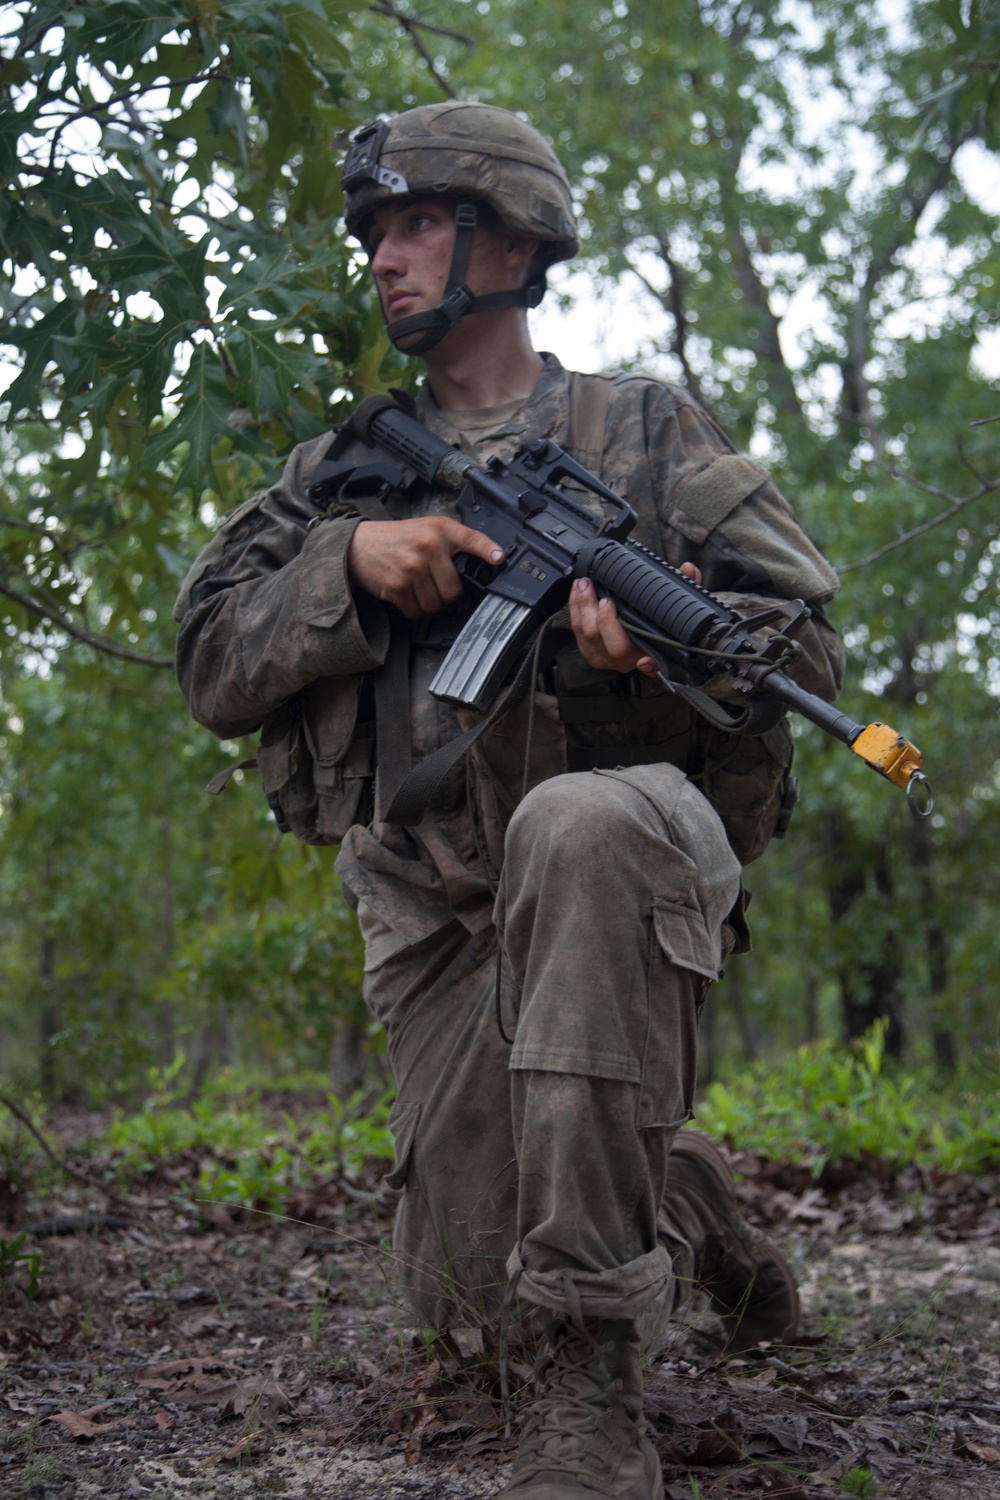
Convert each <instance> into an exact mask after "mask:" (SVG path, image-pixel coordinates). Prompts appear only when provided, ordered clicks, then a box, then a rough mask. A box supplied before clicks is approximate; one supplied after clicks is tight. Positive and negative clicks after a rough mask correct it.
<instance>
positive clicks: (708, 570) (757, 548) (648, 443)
mask: <svg viewBox="0 0 1000 1500" xmlns="http://www.w3.org/2000/svg"><path fill="white" fill-rule="evenodd" d="M622 384H623V388H624V389H623V396H624V397H625V399H624V400H623V401H621V402H620V403H619V402H616V403H615V407H616V409H617V410H616V413H615V416H614V420H615V424H616V427H617V429H618V431H617V433H616V437H617V441H618V443H619V444H620V445H621V446H620V451H622V452H624V453H628V454H631V455H632V458H631V461H630V462H631V466H632V470H633V472H632V474H631V475H630V476H629V479H628V488H629V491H630V498H633V496H634V495H635V496H637V495H639V494H640V493H641V491H642V490H643V489H644V490H645V493H646V495H647V496H652V497H653V498H654V503H655V507H656V517H655V523H656V531H657V534H658V538H659V543H660V550H661V551H662V552H663V555H664V556H665V557H667V558H668V559H669V561H670V562H672V563H674V564H675V565H678V566H679V565H680V563H682V562H692V563H694V564H695V565H696V566H697V567H699V568H700V569H701V573H702V582H703V584H704V586H705V587H706V588H707V589H710V590H711V591H712V593H714V594H717V595H719V597H720V598H721V599H722V600H723V601H724V602H725V603H727V604H729V605H730V607H731V608H733V609H735V610H737V611H738V612H739V613H740V614H742V615H747V616H749V615H751V614H756V613H759V612H760V611H761V610H763V609H765V608H767V606H768V605H769V604H773V603H774V601H775V600H786V601H787V600H793V599H802V600H803V601H804V602H805V603H806V604H807V605H808V606H809V609H810V611H811V616H810V619H809V620H808V621H807V622H806V623H805V624H804V625H803V626H802V627H801V629H800V631H799V633H798V635H797V636H796V644H797V646H798V648H799V651H798V657H797V660H796V661H795V662H794V663H793V665H792V666H791V667H790V668H789V672H790V675H791V676H793V677H795V679H796V680H797V681H798V682H799V683H800V684H801V685H802V686H803V687H804V688H806V689H807V690H808V691H809V692H813V693H816V694H818V695H819V696H820V697H822V698H826V699H828V700H832V699H833V698H835V697H836V696H837V694H838V692H839V691H840V687H841V684H842V680H843V669H844V650H843V646H842V644H841V642H840V639H839V637H838V636H837V634H836V632H835V631H834V629H833V627H832V626H831V625H830V622H829V620H828V619H827V617H826V613H825V606H826V605H827V604H828V603H829V602H830V601H831V600H832V599H833V597H834V595H835V593H836V591H837V586H838V578H837V575H836V573H835V572H834V570H833V568H832V567H831V566H830V564H829V563H828V562H827V561H826V559H825V558H824V557H823V556H822V554H821V553H820V552H819V550H818V549H817V548H816V546H815V545H814V544H813V542H811V541H810V539H809V538H808V537H807V536H806V534H805V532H804V531H803V530H802V527H801V526H800V525H799V523H798V521H797V519H796V517H795V515H794V513H793V511H792V508H791V506H790V505H789V504H788V501H787V500H786V499H785V498H784V496H783V495H782V494H781V492H780V490H779V489H778V487H777V485H776V484H775V483H774V481H773V480H772V479H771V477H770V475H769V474H768V472H767V470H766V469H765V468H764V466H763V465H762V464H759V463H757V462H756V460H754V459H751V458H747V457H745V456H743V455H742V454H739V453H737V452H736V451H735V450H734V448H733V446H732V444H731V443H730V441H729V439H728V438H727V437H726V435H725V433H724V432H723V431H722V429H721V428H720V427H719V426H718V425H717V424H716V423H715V422H714V421H713V420H712V419H711V417H709V416H708V414H707V413H706V412H704V411H703V410H702V408H701V407H699V406H698V405H697V403H696V402H694V401H693V400H692V399H691V397H690V396H689V395H688V394H687V393H686V392H685V391H682V390H679V389H677V388H675V387H673V386H668V385H666V384H664V383H661V382H656V381H646V380H627V381H625V382H623V383H622ZM630 386H631V387H633V389H631V390H629V389H628V387H630ZM640 444H641V448H642V460H641V461H642V462H644V463H645V465H646V473H645V474H644V475H642V476H641V481H642V482H641V483H639V482H638V481H639V479H640V476H639V475H638V474H637V473H636V472H634V471H635V469H636V468H637V466H638V464H639V462H640V460H639V458H638V452H639V449H640ZM647 503H648V501H647Z"/></svg>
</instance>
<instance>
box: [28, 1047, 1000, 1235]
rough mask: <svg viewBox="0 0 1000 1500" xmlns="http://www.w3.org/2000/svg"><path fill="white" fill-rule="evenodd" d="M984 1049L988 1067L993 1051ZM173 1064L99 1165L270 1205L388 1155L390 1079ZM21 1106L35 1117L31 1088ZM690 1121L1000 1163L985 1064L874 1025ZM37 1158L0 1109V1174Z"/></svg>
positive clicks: (888, 1157) (740, 1139)
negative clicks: (187, 1087)
mask: <svg viewBox="0 0 1000 1500" xmlns="http://www.w3.org/2000/svg"><path fill="white" fill-rule="evenodd" d="M985 1062H986V1064H987V1065H988V1067H989V1069H991V1070H992V1071H993V1072H995V1059H992V1058H990V1059H986V1060H985ZM182 1076H183V1059H182V1058H179V1059H178V1060H177V1061H176V1062H175V1063H174V1064H172V1065H171V1066H170V1067H169V1068H165V1069H157V1070H153V1071H152V1072H151V1073H150V1074H149V1078H148V1097H147V1099H146V1103H145V1104H144V1105H143V1107H142V1108H141V1109H140V1110H138V1111H136V1112H134V1113H131V1114H128V1113H123V1112H119V1113H117V1114H116V1115H115V1116H114V1118H113V1119H112V1120H111V1122H110V1123H109V1124H108V1126H107V1128H106V1129H105V1131H104V1132H103V1134H102V1135H101V1136H100V1137H99V1138H98V1139H95V1140H92V1141H89V1142H87V1143H86V1145H87V1149H88V1151H89V1152H90V1153H92V1155H93V1156H95V1157H96V1158H97V1159H98V1160H99V1162H100V1165H101V1169H102V1171H103V1172H104V1173H105V1174H107V1175H110V1176H111V1177H112V1178H115V1179H117V1180H118V1181H119V1182H127V1181H129V1180H133V1181H134V1179H135V1178H136V1177H141V1176H146V1175H152V1174H155V1173H156V1172H157V1171H158V1170H159V1169H160V1168H163V1167H168V1166H169V1168H170V1175H171V1176H172V1179H173V1181H174V1182H175V1183H177V1182H178V1176H177V1165H178V1163H180V1164H181V1165H182V1168H183V1179H182V1185H181V1186H179V1187H178V1189H177V1192H178V1194H179V1195H180V1196H181V1197H183V1198H185V1201H187V1202H188V1203H191V1202H192V1201H193V1200H196V1199H200V1200H216V1201H224V1202H228V1203H239V1204H243V1205H245V1206H248V1207H249V1206H253V1207H256V1208H264V1209H273V1210H280V1209H281V1208H282V1207H283V1206H284V1205H285V1204H287V1201H288V1198H289V1195H290V1194H292V1193H294V1192H296V1191H300V1190H308V1189H310V1188H314V1187H317V1186H319V1185H321V1184H323V1183H325V1182H329V1181H330V1180H331V1179H344V1178H347V1179H351V1178H352V1177H353V1178H355V1180H357V1178H358V1175H359V1174H360V1172H361V1169H362V1167H363V1166H364V1164H365V1163H366V1162H372V1161H376V1162H379V1163H388V1162H389V1161H391V1159H392V1136H391V1133H390V1131H389V1124H388V1120H389V1110H390V1107H391V1104H392V1099H393V1093H392V1091H391V1090H386V1091H383V1092H380V1093H371V1092H369V1093H367V1094H364V1093H360V1092H359V1093H357V1094H354V1095H353V1096H352V1097H350V1098H349V1099H347V1100H340V1099H338V1098H337V1097H336V1096H335V1095H333V1094H331V1093H330V1092H329V1089H328V1087H324V1082H325V1081H324V1079H323V1078H322V1075H312V1076H309V1077H308V1078H307V1077H300V1078H297V1079H290V1080H282V1081H280V1083H279V1082H276V1081H274V1080H272V1081H271V1082H270V1083H269V1084H268V1083H267V1082H266V1081H264V1080H261V1079H258V1080H255V1082H254V1086H253V1087H249V1086H248V1085H247V1083H246V1080H245V1078H238V1077H236V1076H234V1075H232V1074H226V1073H223V1074H220V1075H219V1076H218V1077H216V1078H215V1079H214V1081H213V1082H212V1083H211V1084H210V1085H209V1086H208V1087H207V1088H206V1089H204V1090H203V1091H202V1093H201V1094H200V1095H199V1096H198V1097H196V1098H193V1099H192V1098H190V1097H188V1096H186V1095H185V1093H184V1091H183V1090H182V1089H181V1087H180V1082H179V1080H180V1078H181V1077H182ZM33 1115H34V1120H35V1122H36V1125H37V1126H38V1127H40V1128H41V1129H42V1130H44V1112H43V1110H42V1107H41V1105H40V1104H39V1102H38V1100H37V1099H36V1100H35V1101H34V1108H33ZM697 1123H698V1125H699V1126H700V1127H701V1128H702V1129H704V1130H707V1131H709V1132H710V1133H711V1134H712V1135H714V1136H716V1137H717V1138H718V1139H725V1140H726V1141H728V1142H729V1144H730V1145H732V1146H733V1147H735V1148H736V1149H738V1150H747V1151H754V1152H757V1153H759V1154H761V1155H762V1156H765V1157H767V1158H770V1159H771V1160H775V1161H794V1162H803V1163H808V1164H809V1165H810V1166H811V1167H812V1169H813V1171H814V1172H815V1173H816V1174H817V1175H819V1173H820V1172H822V1170H823V1168H824V1166H825V1165H826V1164H827V1163H828V1162H837V1161H846V1160H853V1159H857V1158H859V1157H873V1158H877V1159H879V1160H882V1161H886V1162H888V1163H889V1164H890V1165H891V1166H892V1167H894V1168H896V1169H898V1168H900V1167H903V1166H906V1165H907V1164H909V1163H911V1162H916V1163H919V1164H920V1165H921V1166H923V1167H926V1168H934V1169H938V1170H941V1171H943V1172H971V1173H977V1172H988V1171H997V1170H1000V1097H998V1096H997V1092H996V1090H995V1089H994V1088H993V1087H992V1085H991V1083H990V1081H989V1077H988V1076H987V1070H986V1067H984V1068H983V1070H982V1073H981V1076H980V1077H979V1078H978V1079H977V1078H976V1077H975V1076H974V1075H971V1074H969V1075H966V1076H965V1077H963V1078H962V1079H959V1080H953V1081H952V1082H950V1083H949V1084H948V1085H947V1086H945V1085H942V1084H941V1083H940V1082H935V1080H934V1078H933V1075H932V1074H931V1073H930V1072H929V1071H928V1072H926V1073H924V1072H921V1071H919V1070H912V1069H911V1070H907V1069H903V1068H900V1067H899V1066H898V1065H896V1064H891V1065H890V1063H889V1062H888V1061H887V1059H886V1058H885V1052H884V1030H883V1029H880V1028H879V1027H876V1028H875V1029H874V1030H873V1031H872V1032H871V1033H870V1034H869V1035H868V1036H867V1037H865V1038H864V1039H863V1040H862V1041H860V1042H858V1043H857V1044H855V1045H854V1046H853V1047H851V1048H844V1047H842V1046H837V1045H835V1044H833V1043H826V1042H824V1043H819V1044H817V1045H815V1046H813V1047H808V1048H800V1049H799V1050H798V1051H796V1052H794V1053H791V1054H789V1055H788V1056H787V1057H785V1058H783V1059H780V1060H779V1061H776V1062H771V1063H767V1064H764V1063H760V1064H757V1065H755V1066H753V1067H751V1068H748V1069H747V1070H746V1071H744V1072H743V1073H740V1074H738V1075H736V1076H734V1077H731V1078H729V1079H727V1080H726V1081H725V1082H722V1081H719V1082H715V1083H712V1084H710V1085H709V1086H708V1088H707V1089H706V1090H705V1092H704V1097H703V1098H702V1100H701V1101H700V1103H699V1107H698V1113H697ZM15 1157H16V1160H15ZM29 1158H30V1161H29ZM50 1167H51V1163H50V1162H48V1161H46V1160H45V1159H43V1158H40V1156H39V1153H38V1150H37V1142H36V1141H32V1140H31V1138H30V1136H29V1135H28V1134H27V1133H26V1132H25V1131H24V1129H23V1128H22V1127H21V1126H20V1124H19V1123H18V1122H17V1121H16V1120H14V1119H13V1118H12V1117H10V1116H7V1117H6V1118H5V1117H4V1114H3V1111H0V1183H3V1182H6V1183H7V1185H8V1187H10V1186H11V1185H12V1184H15V1182H16V1181H17V1180H20V1179H21V1178H22V1177H24V1176H25V1175H26V1174H27V1175H28V1176H32V1174H34V1173H35V1172H36V1170H37V1171H42V1170H43V1169H49V1168H50ZM15 1169H16V1170H15Z"/></svg>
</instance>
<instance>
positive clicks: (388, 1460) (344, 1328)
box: [0, 1153, 1000, 1500]
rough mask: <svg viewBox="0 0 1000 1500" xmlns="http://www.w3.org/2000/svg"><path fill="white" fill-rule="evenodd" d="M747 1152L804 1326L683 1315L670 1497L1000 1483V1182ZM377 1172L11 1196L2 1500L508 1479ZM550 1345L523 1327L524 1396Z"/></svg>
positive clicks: (654, 1393)
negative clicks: (34, 1276)
mask: <svg viewBox="0 0 1000 1500" xmlns="http://www.w3.org/2000/svg"><path fill="white" fill-rule="evenodd" d="M730 1159H731V1163H732V1166H733V1169H734V1171H735V1173H736V1174H737V1178H738V1183H739V1186H738V1192H739V1195H740V1198H741V1202H742V1206H743V1209H744V1212H745V1213H746V1214H747V1216H748V1217H749V1218H750V1219H751V1220H752V1221H753V1222H755V1223H757V1224H760V1225H761V1226H764V1227H767V1228H768V1229H769V1230H770V1231H771V1232H772V1233H776V1234H777V1235H778V1236H779V1238H780V1239H781V1242H782V1244H783V1246H784V1247H785V1249H786V1252H787V1253H788V1254H789V1255H790V1257H791V1258H792V1260H793V1262H794V1264H795V1267H796V1271H797V1274H798V1276H799V1278H800V1283H801V1288H802V1299H803V1328H802V1332H801V1335H800V1337H799V1339H798V1340H797V1342H796V1345H795V1346H794V1347H793V1348H779V1347H777V1346H760V1347H759V1348H757V1349H755V1350H752V1351H750V1352H748V1353H746V1354H743V1355H740V1356H738V1357H736V1356H730V1355H729V1354H727V1351H726V1350H725V1348H724V1346H723V1345H722V1342H721V1334H720V1329H719V1325H718V1324H717V1323H716V1321H715V1320H714V1319H713V1318H712V1316H711V1314H710V1312H709V1311H708V1310H707V1308H704V1307H695V1308H694V1309H693V1310H691V1311H690V1312H688V1313H687V1314H686V1315H685V1317H684V1318H683V1319H682V1320H681V1321H679V1322H676V1323H674V1324H671V1325H670V1327H669V1328H668V1330H667V1331H666V1334H665V1336H664V1337H663V1340H662V1342H661V1344H660V1345H659V1346H658V1347H657V1348H656V1350H655V1353H654V1354H653V1357H652V1358H651V1360H650V1363H649V1366H648V1370H647V1378H646V1402H645V1407H646V1417H647V1423H648V1429H649V1432H650V1435H651V1437H652V1439H653V1441H654V1443H655V1445H656V1447H657V1451H658V1453H659V1455H660V1458H661V1461H662V1463H663V1469H664V1483H665V1488H666V1494H667V1496H668V1497H669V1500H731V1497H762V1496H767V1497H774V1500H797V1497H806V1500H822V1497H839V1496H843V1495H850V1494H854V1495H866V1496H871V1497H881V1496H899V1497H913V1500H918V1497H919V1500H946V1497H947V1500H964V1497H969V1500H972V1497H975V1500H991V1497H997V1500H1000V1183H998V1181H997V1180H996V1179H995V1178H992V1177H973V1176H971V1175H966V1176H958V1177H955V1176H952V1177H949V1176H945V1175H944V1174H940V1173H934V1172H927V1171H919V1170H917V1169H913V1168H910V1169H907V1170H905V1171H903V1172H898V1173H897V1172H894V1171H892V1170H891V1168H889V1167H888V1165H887V1164H886V1163H884V1162H881V1161H878V1160H877V1159H866V1160H862V1161H857V1162H853V1163H839V1164H837V1165H831V1164H827V1166H826V1167H825V1168H824V1169H823V1170H822V1171H821V1172H818V1173H816V1172H814V1171H812V1170H811V1169H810V1167H809V1165H808V1164H804V1165H799V1164H795V1165H787V1164H786V1165H780V1164H775V1163H772V1162H767V1161H764V1160H762V1159H758V1158H757V1157H754V1156H751V1155H749V1154H747V1153H730ZM380 1171H381V1168H380V1167H378V1166H376V1165H375V1164H373V1165H372V1168H371V1170H370V1171H369V1172H368V1173H366V1174H363V1175H362V1177H360V1178H358V1179H357V1180H355V1182H354V1183H353V1184H348V1186H349V1187H351V1188H352V1191H350V1192H345V1191H343V1188H342V1187H341V1186H339V1185H338V1184H337V1183H330V1184H327V1185H325V1186H324V1187H323V1188H321V1189H317V1190H315V1191H312V1192H308V1193H301V1194H298V1195H296V1197H295V1199H294V1200H293V1201H291V1202H289V1204H288V1205H287V1214H286V1215H285V1216H281V1215H274V1214H264V1213H255V1212H252V1211H247V1210H244V1209H240V1208H236V1207H230V1206H228V1205H224V1204H202V1205H195V1204H193V1202H192V1200H191V1199H187V1200H185V1199H184V1197H183V1193H180V1192H178V1186H179V1185H181V1186H183V1184H184V1182H185V1180H186V1179H187V1180H188V1181H189V1182H190V1183H191V1184H193V1183H194V1182H196V1180H197V1174H198V1167H197V1165H196V1164H195V1163H193V1162H191V1163H187V1164H185V1163H184V1162H183V1161H172V1162H170V1163H169V1170H160V1171H158V1172H156V1173H152V1174H150V1175H149V1176H148V1178H146V1179H144V1180H143V1182H142V1184H141V1185H140V1186H136V1187H135V1188H133V1190H132V1191H131V1192H130V1193H128V1194H126V1195H125V1196H124V1197H118V1198H117V1199H116V1200H115V1202H114V1204H113V1208H114V1213H113V1214H112V1215H110V1216H109V1215H103V1216H102V1214H101V1213H100V1212H99V1210H101V1209H103V1208H104V1207H106V1205H105V1204H98V1203H95V1202H93V1201H89V1200H88V1198H87V1194H86V1191H85V1190H84V1189H82V1188H80V1187H79V1186H78V1185H77V1184H75V1183H74V1184H73V1186H72V1188H70V1189H67V1190H66V1191H65V1192H64V1193H62V1195H61V1196H60V1198H59V1200H58V1201H40V1200H39V1201H32V1202H29V1203H27V1204H26V1203H24V1202H23V1201H19V1207H18V1213H19V1215H20V1218H19V1221H18V1222H15V1223H11V1224H9V1225H5V1226H4V1227H3V1229H2V1230H0V1233H2V1234H4V1235H6V1234H7V1233H9V1232H14V1233H20V1232H21V1231H22V1230H24V1229H26V1230H27V1231H28V1239H27V1241H26V1243H27V1244H28V1245H29V1247H30V1248H37V1249H38V1250H39V1251H40V1252H41V1256H42V1262H43V1271H42V1275H41V1278H40V1287H41V1290H40V1295H39V1296H38V1297H37V1298H36V1299H35V1300H34V1301H32V1300H29V1299H28V1297H27V1296H26V1295H25V1294H24V1292H23V1290H22V1289H21V1288H20V1287H19V1286H18V1284H17V1281H16V1278H15V1279H13V1280H12V1284H11V1285H9V1286H7V1287H6V1289H5V1291H4V1296H3V1303H2V1306H0V1495H3V1496H4V1500H6V1497H8V1496H9V1497H11V1500H19V1497H22V1496H23V1497H31V1500H35V1497H37V1500H69V1497H71V1496H72V1497H73V1500H77V1497H79V1500H90V1497H92V1496H93V1497H96V1496H98V1495H105V1494H112V1495H124V1496H126V1497H132V1500H137V1497H139V1496H147V1497H151V1500H178V1497H186V1496H188V1495H190V1496H204V1497H208V1500H230V1497H232V1500H237V1497H242V1496H248V1497H249V1496H265V1495H266V1496H287V1497H288V1500H326V1497H341V1496H343V1497H350V1500H355V1497H356V1500H403V1497H406V1500H421V1497H427V1500H430V1497H437V1496H442V1497H452V1496H453V1497H457V1500H478V1497H484V1500H485V1497H486V1496H490V1495H493V1494H495V1493H496V1491H497V1490H498V1489H499V1488H500V1487H501V1485H502V1484H503V1482H504V1478H505V1474H506V1470H507V1465H508V1464H509V1462H510V1460H511V1458H512V1456H513V1454H514V1452H515V1450H516V1444H517V1415H516V1413H517V1403H516V1400H515V1414H514V1420H513V1422H510V1423H509V1422H508V1421H507V1420H506V1414H505V1412H504V1411H503V1409H502V1406H501V1402H500V1379H499V1362H498V1350H497V1340H496V1336H495V1334H494V1333H493V1331H492V1330H483V1329H481V1328H479V1327H475V1326H470V1327H468V1328H464V1329H456V1330H454V1331H453V1332H452V1333H451V1335H450V1336H449V1337H448V1338H447V1339H438V1340H436V1341H435V1340H430V1339H429V1338H428V1337H426V1336H425V1335H424V1334H423V1333H421V1332H420V1331H419V1330H418V1329H416V1328H415V1327H414V1326H413V1323H412V1320H411V1318H410V1316H409V1315H408V1313H407V1311H406V1309H405V1308H404V1307H403V1306H401V1304H400V1303H399V1301H398V1299H397V1298H396V1296H395V1294H394V1291H393V1282H392V1270H391V1256H390V1254H389V1251H388V1235H389V1230H390V1212H389V1205H388V1204H385V1205H384V1208H385V1211H384V1212H381V1213H380V1212H379V1205H380V1204H382V1201H383V1200H380V1199H379V1197H378V1178H379V1172H380ZM192 1191H193V1188H192ZM11 1201H17V1200H14V1199H12V1200H11ZM29 1215H31V1216H33V1217H29ZM67 1221H69V1222H70V1224H71V1225H72V1223H73V1222H74V1221H75V1222H77V1223H78V1224H79V1225H80V1226H81V1227H80V1228H79V1229H78V1230H77V1232H75V1233H73V1232H68V1231H67V1229H66V1224H67ZM55 1222H58V1223H59V1224H60V1230H59V1233H58V1235H56V1234H55V1233H54V1232H53V1231H52V1229H51V1224H53V1223H55ZM33 1225H34V1226H36V1232H35V1233H34V1234H33V1233H32V1226H33ZM531 1362H532V1349H531V1346H530V1338H529V1339H526V1341H525V1342H524V1343H523V1344H521V1345H518V1344H517V1342H516V1341H515V1342H514V1343H513V1344H512V1348H511V1352H510V1356H509V1374H510V1382H511V1386H512V1388H513V1389H514V1390H515V1392H517V1391H520V1394H521V1397H522V1402H521V1406H522V1409H523V1397H524V1394H525V1393H526V1391H527V1389H528V1386H529V1382H530V1373H531Z"/></svg>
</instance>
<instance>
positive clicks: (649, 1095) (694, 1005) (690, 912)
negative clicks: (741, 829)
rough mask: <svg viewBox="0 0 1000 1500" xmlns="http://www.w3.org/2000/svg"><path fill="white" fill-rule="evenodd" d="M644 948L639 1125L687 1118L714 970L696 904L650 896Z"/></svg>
mask: <svg viewBox="0 0 1000 1500" xmlns="http://www.w3.org/2000/svg"><path fill="white" fill-rule="evenodd" d="M651 929H652V930H651V933H650V951H649V1018H648V1025H647V1031H646V1048H645V1055H644V1057H643V1065H642V1083H641V1086H640V1090H639V1117H638V1125H639V1128H640V1129H641V1130H647V1129H677V1127H678V1126H680V1125H683V1123H684V1121H685V1120H689V1119H690V1118H691V1114H692V1105H693V1102H694V1088H695V1078H696V1074H697V1063H698V1014H699V1012H700V1010H701V1005H702V1001H703V1000H704V998H705V994H706V992H707V990H708V986H709V985H710V984H712V983H713V982H714V981H715V980H716V979H717V978H718V975H719V963H720V959H721V947H720V942H719V938H718V937H717V936H715V937H713V935H712V934H711V933H710V932H709V930H708V928H707V927H706V925H705V918H704V916H703V915H702V913H701V910H700V908H699V907H698V906H697V905H691V904H688V903H687V902H679V901H668V900H664V899H663V898H659V897H658V898H656V899H654V901H653V904H652V923H651Z"/></svg>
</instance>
